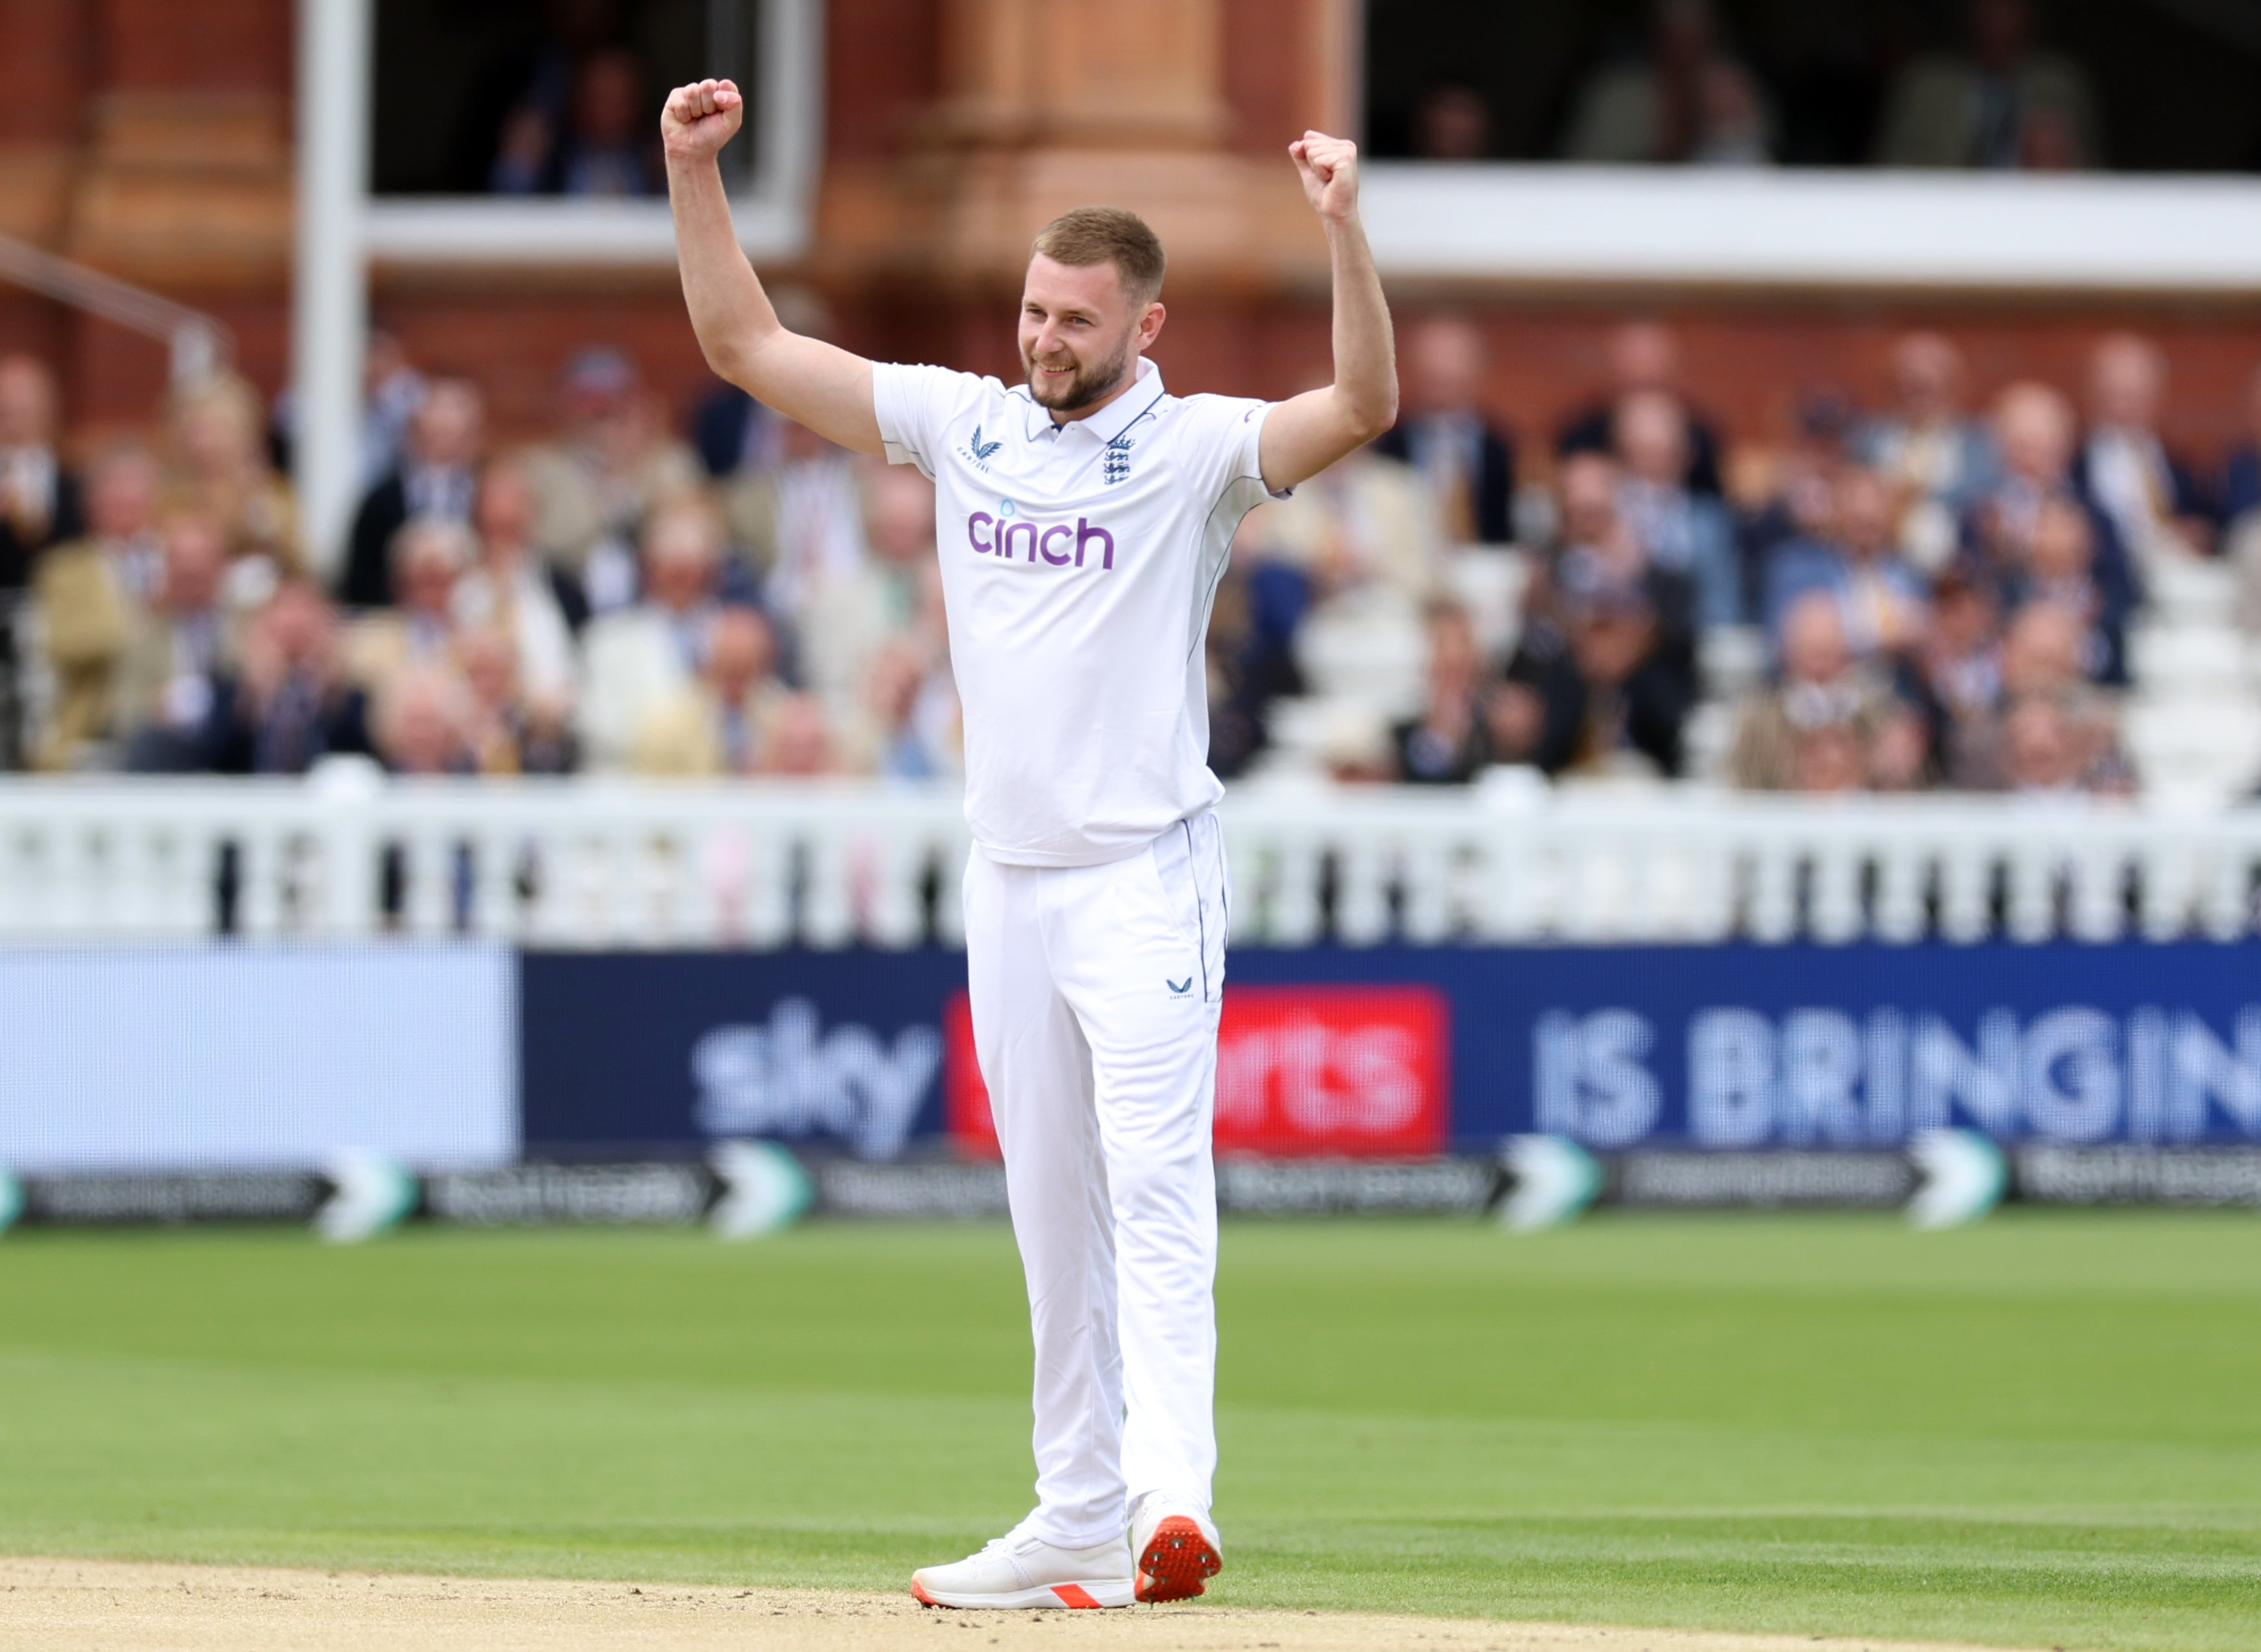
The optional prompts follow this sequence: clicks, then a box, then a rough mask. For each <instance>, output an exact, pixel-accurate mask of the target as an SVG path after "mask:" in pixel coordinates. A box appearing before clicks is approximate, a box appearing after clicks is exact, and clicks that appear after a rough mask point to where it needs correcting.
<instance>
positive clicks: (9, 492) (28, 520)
mask: <svg viewBox="0 0 2261 1652" xmlns="http://www.w3.org/2000/svg"><path fill="white" fill-rule="evenodd" d="M55 404H56V395H55V376H54V374H53V373H51V372H49V371H48V370H47V364H46V363H44V362H41V361H39V360H38V359H37V358H36V357H34V356H20V355H18V356H0V590H7V591H18V590H21V589H22V588H23V587H24V586H25V585H27V584H29V583H30V582H31V578H32V570H33V567H34V564H36V563H37V562H38V560H39V553H40V552H41V551H43V550H45V549H47V547H48V546H50V545H54V544H59V543H61V542H62V541H64V540H68V539H75V538H77V537H78V536H79V535H81V534H82V533H83V532H85V531H86V520H85V514H84V512H83V509H82V507H81V501H80V497H79V485H78V480H77V478H75V477H74V476H72V475H71V473H70V471H69V470H68V468H66V467H65V465H64V464H63V463H62V460H61V457H60V456H58V455H57V453H56V452H55Z"/></svg>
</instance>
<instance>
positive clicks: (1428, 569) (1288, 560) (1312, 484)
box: [1235, 447, 1444, 761]
mask: <svg viewBox="0 0 2261 1652" xmlns="http://www.w3.org/2000/svg"><path fill="white" fill-rule="evenodd" d="M1235 544H1236V546H1237V548H1238V553H1239V554H1240V555H1241V556H1242V557H1244V558H1245V564H1246V566H1247V568H1248V571H1249V590H1250V593H1251V595H1252V597H1260V602H1261V607H1262V610H1263V612H1262V615H1261V620H1262V624H1263V627H1264V628H1265V630H1266V631H1267V634H1270V635H1275V636H1285V637H1287V638H1288V639H1289V640H1290V646H1291V647H1292V649H1293V650H1294V657H1293V661H1292V664H1293V665H1294V667H1295V669H1296V672H1297V673H1298V674H1299V675H1300V677H1301V678H1302V679H1303V682H1304V683H1305V684H1306V685H1307V686H1309V688H1310V692H1312V693H1317V694H1321V695H1331V696H1338V697H1340V696H1352V697H1355V698H1357V699H1360V700H1364V701H1366V702H1367V703H1368V704H1369V705H1370V706H1372V707H1379V708H1381V709H1382V711H1383V712H1384V713H1386V715H1385V716H1384V717H1383V720H1382V722H1380V723H1378V724H1377V725H1376V726H1377V727H1378V728H1379V729H1380V730H1381V732H1382V735H1386V734H1387V732H1388V720H1389V718H1393V717H1396V716H1401V715H1405V714H1406V713H1407V712H1409V711H1410V710H1411V709H1412V708H1413V707H1417V706H1418V705H1419V704H1420V701H1421V694H1422V676H1423V661H1424V657H1425V650H1424V648H1423V643H1422V635H1421V611H1422V607H1423V606H1424V605H1425V603H1426V602H1427V601H1428V600H1429V599H1430V598H1431V597H1432V596H1433V595H1435V594H1436V593H1437V592H1438V590H1439V587H1440V585H1441V584H1442V581H1443V576H1444V542H1443V535H1442V532H1441V530H1440V528H1439V522H1438V520H1437V511H1436V502H1435V500H1433V499H1432V498H1431V497H1430V495H1429V491H1428V489H1426V488H1425V487H1424V486H1422V485H1421V480H1420V478H1419V477H1418V475H1416V474H1415V472H1414V470H1413V469H1412V467H1411V466H1410V465H1407V464H1403V463H1400V462H1399V461H1397V460H1396V459H1391V458H1386V457H1384V456H1382V455H1380V454H1378V453H1376V452H1375V450H1374V449H1372V448H1371V447H1367V448H1360V449H1354V450H1353V451H1352V452H1351V453H1349V454H1347V455H1346V456H1344V457H1342V458H1340V459H1339V460H1337V461H1336V462H1335V463H1333V464H1331V465H1330V466H1328V468H1327V469H1326V470H1324V471H1322V472H1320V474H1318V475H1317V476H1316V477H1313V478H1311V479H1310V481H1308V482H1305V483H1304V484H1303V485H1301V486H1299V487H1298V488H1296V491H1295V492H1294V493H1293V494H1292V495H1291V496H1290V497H1288V498H1287V499H1280V500H1276V501H1274V502H1273V503H1270V504H1267V505H1262V506H1259V507H1258V508H1257V509H1255V510H1254V511H1253V512H1251V513H1250V514H1249V515H1248V517H1247V518H1246V520H1245V521H1244V522H1243V523H1242V528H1241V536H1240V537H1238V538H1237V539H1236V540H1235ZM1386 760H1387V752H1386V751H1385V752H1384V761H1386Z"/></svg>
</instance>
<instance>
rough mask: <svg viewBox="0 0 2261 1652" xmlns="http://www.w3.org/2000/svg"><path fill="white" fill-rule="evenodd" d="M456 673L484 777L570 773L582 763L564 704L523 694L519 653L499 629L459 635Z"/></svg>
mask: <svg viewBox="0 0 2261 1652" xmlns="http://www.w3.org/2000/svg"><path fill="white" fill-rule="evenodd" d="M455 658H456V669H457V670H458V671H460V672H462V673H463V687H464V690H465V691H466V694H467V696H468V698H467V701H466V707H467V721H466V724H465V732H466V738H467V743H468V745H469V746H470V754H471V764H472V766H473V767H474V768H476V769H477V771H478V772H480V773H481V774H570V773H571V772H572V771H573V769H574V767H575V765H576V764H577V763H578V760H579V751H578V746H577V745H576V743H575V742H574V739H573V731H572V728H571V724H570V722H569V721H568V719H567V715H566V711H565V707H564V702H563V700H556V699H551V700H538V699H535V698H533V697H531V696H528V695H527V694H524V693H520V688H519V679H518V650H517V645H516V643H515V642H514V641H513V638H512V637H511V635H510V633H509V632H507V631H506V630H504V629H503V628H501V627H499V626H495V625H467V626H464V627H463V628H460V629H459V630H457V631H456V639H455Z"/></svg>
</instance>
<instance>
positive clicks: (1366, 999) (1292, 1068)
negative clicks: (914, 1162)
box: [943, 987, 1452, 1158]
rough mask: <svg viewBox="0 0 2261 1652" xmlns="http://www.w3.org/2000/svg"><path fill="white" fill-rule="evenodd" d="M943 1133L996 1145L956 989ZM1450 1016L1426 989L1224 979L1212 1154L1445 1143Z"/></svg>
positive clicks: (1351, 1152) (1441, 999)
mask: <svg viewBox="0 0 2261 1652" xmlns="http://www.w3.org/2000/svg"><path fill="white" fill-rule="evenodd" d="M943 1032H944V1097H945V1101H944V1105H945V1107H946V1110H947V1112H948V1116H949V1120H950V1133H951V1136H952V1137H953V1138H955V1139H956V1140H957V1141H958V1143H959V1144H960V1145H961V1146H965V1147H967V1148H969V1149H973V1150H974V1151H977V1152H982V1153H992V1154H994V1153H996V1151H997V1128H996V1125H995V1124H994V1122H993V1121H992V1120H991V1117H990V1114H989V1091H988V1088H987V1086H986V1085H985V1084H983V1083H982V1081H981V1070H980V1064H979V1063H978V1061H977V1060H976V1059H975V1056H974V1051H973V1017H972V1015H971V1014H970V1013H969V1010H968V1006H967V1002H966V999H965V995H964V994H962V993H961V994H960V995H958V997H957V998H955V999H953V1000H952V1001H951V1004H950V1007H949V1009H947V1010H946V1011H945V1012H944V1016H943ZM1451 1043H1452V1013H1451V1009H1450V1006H1449V1004H1448V1003H1447V1002H1446V998H1445V996H1444V995H1443V994H1441V993H1439V992H1438V991H1436V990H1435V989H1434V988H1428V987H1228V988H1225V991H1224V1012H1223V1015H1222V1016H1221V1017H1220V1019H1219V1021H1218V1024H1217V1129H1216V1142H1217V1152H1219V1153H1261V1154H1264V1155H1266V1156H1267V1157H1271V1158H1403V1157H1410V1156H1418V1155H1421V1154H1425V1153H1439V1152H1441V1151H1443V1149H1444V1146H1445V1141H1446V1135H1447V1131H1448V1125H1449V1124H1450V1105H1449V1099H1448V1098H1449V1096H1450V1094H1451V1085H1450V1076H1449V1067H1450V1062H1449V1060H1448V1055H1449V1052H1450V1048H1451Z"/></svg>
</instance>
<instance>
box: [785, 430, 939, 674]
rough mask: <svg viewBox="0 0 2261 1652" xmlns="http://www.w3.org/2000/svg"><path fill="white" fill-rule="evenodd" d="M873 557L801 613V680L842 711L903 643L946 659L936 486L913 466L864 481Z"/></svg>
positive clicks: (828, 584)
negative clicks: (875, 666)
mask: <svg viewBox="0 0 2261 1652" xmlns="http://www.w3.org/2000/svg"><path fill="white" fill-rule="evenodd" d="M863 481H864V488H863V492H864V498H865V542H866V543H867V545H868V546H869V549H870V553H871V554H870V555H869V556H868V557H865V558H864V559H863V560H862V561H861V562H859V563H858V564H855V565H853V566H852V567H851V568H850V569H848V570H847V571H845V572H844V573H843V574H841V575H840V576H838V577H836V578H831V579H829V580H827V581H825V582H824V583H823V584H822V585H819V586H817V588H816V589H815V591H814V592H812V593H810V595H809V597H808V600H807V602H806V603H805V605H804V607H803V609H802V614H801V628H800V660H799V664H800V679H801V680H802V681H803V682H805V683H807V684H808V686H809V687H810V688H811V689H812V690H814V691H815V693H817V694H818V695H820V696H821V697H822V699H823V700H825V702H826V703H827V704H828V705H830V706H832V707H834V708H836V709H839V708H843V707H847V706H849V705H851V703H853V702H854V701H855V700H857V698H858V696H859V695H861V694H862V693H863V692H864V689H865V682H866V679H867V678H868V676H869V674H870V672H871V669H872V662H873V661H874V660H875V659H877V658H878V657H879V655H880V654H881V653H882V652H883V651H885V650H887V649H889V648H890V647H892V646H893V645H894V643H896V642H897V641H898V640H908V641H909V642H911V643H913V645H914V646H915V647H916V648H917V649H918V650H920V651H921V652H922V654H924V655H925V656H926V657H930V658H941V657H944V655H946V653H947V651H948V649H949V642H948V638H947V636H946V634H945V630H944V624H943V614H942V578H941V569H940V567H939V565H938V564H937V562H936V560H935V554H934V485H933V484H932V483H931V482H929V481H928V480H927V479H926V478H924V477H922V476H921V475H920V474H919V473H918V472H917V471H916V470H913V469H912V468H911V467H910V466H908V465H889V466H886V467H885V468H883V469H879V470H868V471H866V472H865V475H864V478H863Z"/></svg>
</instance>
